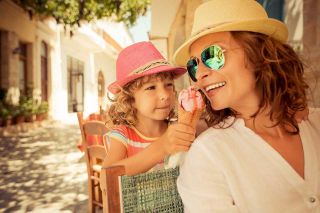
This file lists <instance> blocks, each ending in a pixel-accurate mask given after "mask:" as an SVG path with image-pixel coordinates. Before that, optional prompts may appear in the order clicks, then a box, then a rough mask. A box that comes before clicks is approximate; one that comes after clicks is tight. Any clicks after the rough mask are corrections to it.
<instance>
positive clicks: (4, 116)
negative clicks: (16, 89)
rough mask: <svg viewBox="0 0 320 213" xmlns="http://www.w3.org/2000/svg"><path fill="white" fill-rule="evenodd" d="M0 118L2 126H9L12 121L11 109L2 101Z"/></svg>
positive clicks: (0, 103)
mask: <svg viewBox="0 0 320 213" xmlns="http://www.w3.org/2000/svg"><path fill="white" fill-rule="evenodd" d="M0 120H1V121H0V125H1V126H9V125H11V123H12V116H11V111H10V110H9V109H8V108H7V107H6V105H5V104H3V103H2V102H0Z"/></svg>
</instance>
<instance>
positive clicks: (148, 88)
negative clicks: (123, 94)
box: [145, 86, 156, 90]
mask: <svg viewBox="0 0 320 213" xmlns="http://www.w3.org/2000/svg"><path fill="white" fill-rule="evenodd" d="M154 89H156V87H155V86H149V87H147V88H145V90H154Z"/></svg>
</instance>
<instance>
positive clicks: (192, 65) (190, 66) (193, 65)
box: [187, 58, 198, 81]
mask: <svg viewBox="0 0 320 213" xmlns="http://www.w3.org/2000/svg"><path fill="white" fill-rule="evenodd" d="M187 70H188V74H189V76H190V78H191V79H192V80H193V81H197V78H196V73H197V70H198V62H197V59H196V58H192V59H190V60H189V61H188V63H187Z"/></svg>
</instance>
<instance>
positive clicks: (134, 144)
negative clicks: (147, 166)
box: [105, 125, 163, 169]
mask: <svg viewBox="0 0 320 213" xmlns="http://www.w3.org/2000/svg"><path fill="white" fill-rule="evenodd" d="M105 137H106V145H107V150H110V138H112V139H115V140H116V141H119V142H121V143H122V144H123V145H124V146H125V147H126V149H127V157H131V156H133V155H135V154H137V153H139V152H140V151H142V150H143V149H145V148H146V147H148V146H149V145H150V144H151V143H152V142H154V141H155V140H157V139H158V138H150V137H147V136H144V135H143V134H142V133H140V132H139V131H138V130H137V129H136V128H134V127H128V126H125V125H119V126H115V127H113V128H112V129H111V130H110V131H109V132H108V133H107V134H106V135H105ZM159 166H160V167H162V168H163V162H159V165H157V166H156V169H158V167H159ZM154 168H155V167H154Z"/></svg>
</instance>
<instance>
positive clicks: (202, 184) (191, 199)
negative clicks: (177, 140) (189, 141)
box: [177, 141, 238, 213]
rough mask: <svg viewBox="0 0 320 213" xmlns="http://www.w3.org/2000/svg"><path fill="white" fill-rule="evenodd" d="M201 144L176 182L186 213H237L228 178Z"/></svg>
mask: <svg viewBox="0 0 320 213" xmlns="http://www.w3.org/2000/svg"><path fill="white" fill-rule="evenodd" d="M199 142H200V141H195V142H194V145H192V147H191V149H190V150H189V151H188V153H187V156H186V159H185V161H184V164H183V165H182V166H181V167H180V175H179V177H178V180H177V185H178V191H179V194H180V196H181V198H182V201H183V204H184V209H185V212H187V213H188V212H195V213H198V212H201V213H206V212H227V213H232V212H238V208H237V206H235V205H234V202H233V198H232V196H231V193H230V189H229V187H228V184H227V182H226V179H225V176H224V175H223V173H222V171H221V170H220V169H219V167H218V166H216V165H215V164H216V163H215V162H214V160H213V159H212V155H213V154H214V153H213V152H210V151H209V150H206V149H205V147H203V146H199V145H201V144H197V143H199ZM211 151H212V150H211Z"/></svg>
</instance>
